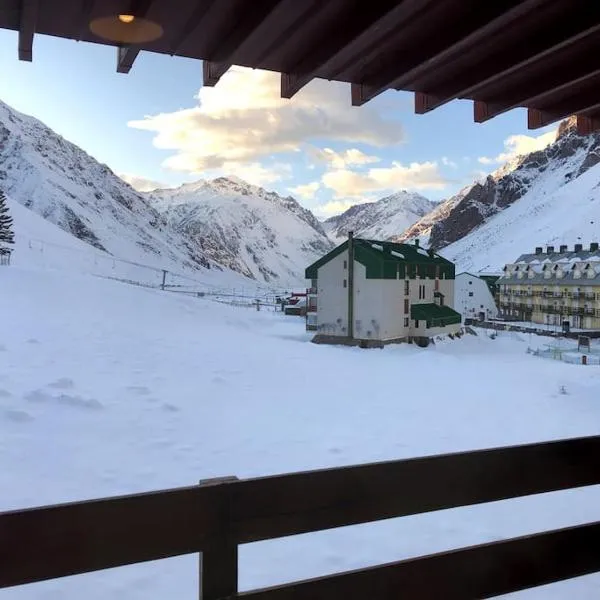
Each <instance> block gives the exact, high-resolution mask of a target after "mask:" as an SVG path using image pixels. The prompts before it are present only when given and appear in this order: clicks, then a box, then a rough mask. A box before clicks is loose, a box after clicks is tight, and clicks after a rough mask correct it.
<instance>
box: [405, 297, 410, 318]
mask: <svg viewBox="0 0 600 600" xmlns="http://www.w3.org/2000/svg"><path fill="white" fill-rule="evenodd" d="M409 311H410V300H409V299H408V298H406V299H405V300H404V314H405V315H407V314H408V313H409Z"/></svg>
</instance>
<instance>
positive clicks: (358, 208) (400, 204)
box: [324, 190, 437, 242]
mask: <svg viewBox="0 0 600 600" xmlns="http://www.w3.org/2000/svg"><path fill="white" fill-rule="evenodd" d="M436 207H437V204H436V203H435V202H432V201H431V200H428V199H427V198H425V197H423V196H421V195H419V194H415V193H411V192H407V191H406V190H402V191H400V192H396V193H395V194H392V195H391V196H387V197H385V198H382V199H381V200H378V201H377V202H367V203H366V204H356V205H355V206H351V207H350V208H349V209H348V210H346V211H345V212H343V213H342V214H341V215H337V216H335V217H331V218H329V219H327V220H326V221H325V223H324V226H325V229H326V231H327V232H328V234H329V236H330V238H331V239H332V240H334V241H336V242H340V241H343V239H344V238H345V237H346V236H347V235H348V231H354V234H355V235H357V236H359V237H366V238H371V239H377V240H388V239H391V238H393V237H394V236H397V235H399V234H401V233H402V232H403V231H405V230H406V229H408V228H409V227H410V226H411V225H412V224H413V223H415V221H418V220H419V219H420V218H421V217H423V216H424V215H427V214H428V213H430V212H431V211H432V210H434V209H435V208H436Z"/></svg>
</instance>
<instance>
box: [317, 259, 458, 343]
mask: <svg viewBox="0 0 600 600" xmlns="http://www.w3.org/2000/svg"><path fill="white" fill-rule="evenodd" d="M347 265H348V253H347V252H342V253H341V254H339V255H338V256H336V257H335V258H333V259H331V260H330V261H329V262H328V263H326V264H325V265H323V266H322V267H321V268H319V272H318V279H317V286H316V287H317V290H318V299H317V317H316V320H317V325H316V327H317V331H318V333H319V334H323V335H333V336H342V337H345V336H347V335H348V288H347V283H348V268H347ZM366 275H367V271H366V267H365V266H364V265H362V264H361V263H359V262H357V261H355V263H354V337H355V338H358V339H372V340H382V341H385V340H392V339H402V338H408V337H433V336H435V335H442V334H445V333H454V332H456V331H458V330H459V329H460V325H455V326H449V327H444V328H439V327H437V328H429V329H428V328H427V324H426V322H425V321H419V326H418V327H416V326H415V321H414V320H413V319H411V317H410V307H411V306H412V305H413V304H429V303H431V304H433V303H434V302H435V299H434V295H433V294H434V292H435V291H436V290H437V291H439V292H440V293H442V294H444V304H445V305H447V306H450V307H451V308H452V307H453V305H454V280H453V279H439V280H438V284H437V288H436V282H435V280H434V279H419V278H417V279H406V280H405V279H404V278H403V279H367V276H366ZM405 281H408V295H407V294H406V293H405V292H406V287H405V286H406V284H405ZM344 282H345V283H344ZM420 286H423V288H424V295H423V294H420V292H419V287H420ZM405 299H408V300H409V304H408V311H407V312H405Z"/></svg>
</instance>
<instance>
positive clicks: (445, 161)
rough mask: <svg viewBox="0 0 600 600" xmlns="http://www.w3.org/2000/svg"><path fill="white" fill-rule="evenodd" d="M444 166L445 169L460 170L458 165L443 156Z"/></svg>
mask: <svg viewBox="0 0 600 600" xmlns="http://www.w3.org/2000/svg"><path fill="white" fill-rule="evenodd" d="M442 164H443V165H444V166H445V167H450V168H451V169H458V165H457V164H456V163H455V162H454V161H453V160H452V159H450V158H448V157H447V156H442Z"/></svg>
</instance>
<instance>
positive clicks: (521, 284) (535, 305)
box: [498, 243, 600, 330]
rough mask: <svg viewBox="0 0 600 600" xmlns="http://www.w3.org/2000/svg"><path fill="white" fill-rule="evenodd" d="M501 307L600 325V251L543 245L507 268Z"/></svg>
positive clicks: (569, 323)
mask: <svg viewBox="0 0 600 600" xmlns="http://www.w3.org/2000/svg"><path fill="white" fill-rule="evenodd" d="M498 285H499V304H500V306H499V308H500V311H501V315H502V316H503V317H505V318H509V319H514V320H519V321H528V322H532V323H540V324H545V325H556V326H557V327H562V328H565V329H566V328H574V329H592V330H594V329H600V250H599V249H598V244H597V243H592V244H590V246H589V248H586V249H585V250H584V248H583V245H582V244H575V246H574V248H573V249H572V250H569V248H568V247H567V246H560V247H559V248H558V249H556V248H555V247H554V246H548V247H547V248H546V250H545V251H544V249H543V248H541V247H538V248H536V249H535V252H534V253H533V254H523V255H522V256H520V257H519V258H518V259H517V260H516V262H514V263H510V264H507V265H506V266H505V267H504V274H503V275H502V277H501V278H500V279H499V280H498Z"/></svg>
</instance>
